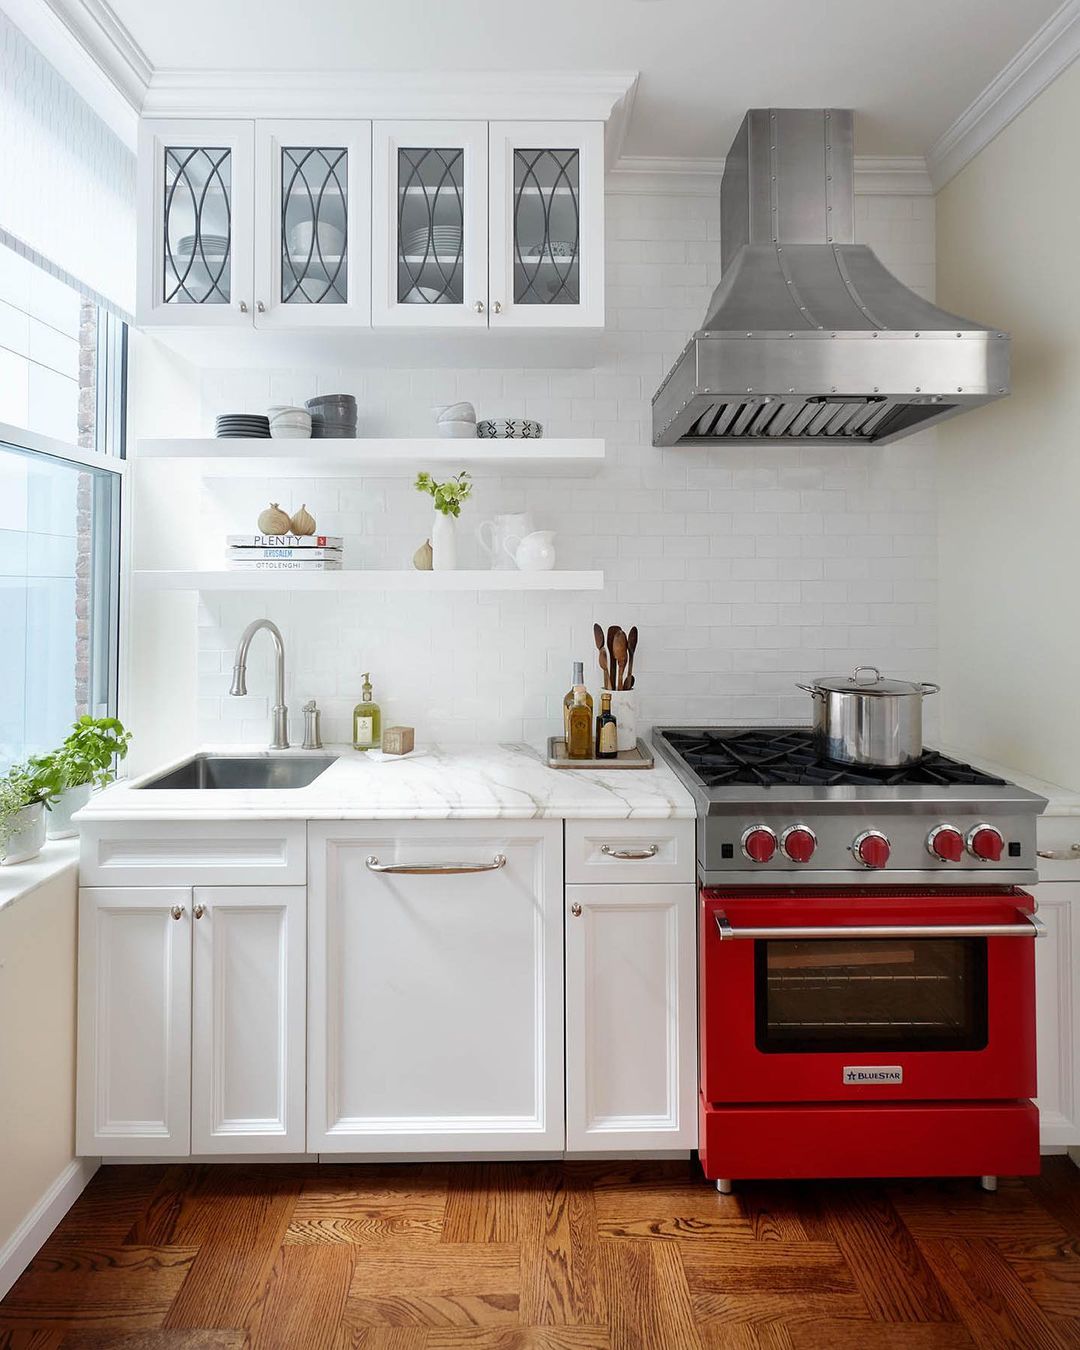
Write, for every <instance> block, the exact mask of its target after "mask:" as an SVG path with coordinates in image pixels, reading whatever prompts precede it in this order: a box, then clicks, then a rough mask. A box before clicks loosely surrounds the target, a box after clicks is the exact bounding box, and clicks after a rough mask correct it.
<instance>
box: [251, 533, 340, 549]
mask: <svg viewBox="0 0 1080 1350" xmlns="http://www.w3.org/2000/svg"><path fill="white" fill-rule="evenodd" d="M225 542H226V544H228V545H229V547H230V548H337V549H340V548H342V547H343V546H344V543H345V540H344V538H343V537H342V536H341V535H340V534H308V535H299V534H227V535H226V536H225Z"/></svg>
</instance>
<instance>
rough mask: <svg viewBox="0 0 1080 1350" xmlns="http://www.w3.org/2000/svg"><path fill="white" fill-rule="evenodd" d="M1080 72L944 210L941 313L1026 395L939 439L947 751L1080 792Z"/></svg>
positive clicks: (1058, 86) (997, 148) (970, 172)
mask: <svg viewBox="0 0 1080 1350" xmlns="http://www.w3.org/2000/svg"><path fill="white" fill-rule="evenodd" d="M1078 128H1080V63H1077V64H1075V65H1073V66H1072V67H1071V68H1070V69H1069V70H1067V71H1065V72H1064V73H1063V74H1062V75H1061V76H1060V77H1059V78H1058V79H1057V80H1056V81H1055V83H1054V84H1053V85H1051V86H1050V88H1049V89H1047V90H1046V91H1045V92H1044V93H1043V94H1042V95H1040V97H1039V98H1038V99H1036V101H1035V102H1034V103H1032V104H1031V105H1030V106H1029V107H1028V108H1027V109H1025V111H1024V112H1023V113H1021V114H1020V116H1019V117H1018V118H1017V119H1016V120H1015V121H1014V122H1012V123H1011V124H1010V125H1009V126H1008V127H1006V129H1005V130H1004V131H1003V132H1002V133H1001V134H1000V135H999V136H998V137H997V138H996V139H995V140H994V141H992V142H991V144H990V145H988V146H987V147H986V149H985V150H983V151H982V152H981V153H980V154H979V155H977V156H976V158H975V159H974V160H972V162H971V163H970V164H968V165H967V166H966V167H965V168H964V169H963V170H962V171H961V173H959V174H958V175H957V176H956V178H954V179H953V180H952V181H951V182H950V183H948V184H947V185H946V186H945V187H944V188H943V189H942V190H941V192H940V193H939V194H938V197H937V262H938V266H937V275H938V297H937V298H938V303H939V304H941V305H943V306H944V307H945V308H946V309H950V310H954V311H957V312H959V313H961V314H965V315H970V316H971V317H973V318H976V319H978V320H979V321H980V322H982V323H987V324H995V325H1000V326H1001V327H1002V328H1005V329H1008V330H1009V331H1010V332H1011V333H1012V340H1013V341H1012V348H1013V393H1012V396H1011V397H1010V398H1008V399H1005V400H1002V401H1001V402H999V403H995V404H992V405H991V406H989V407H988V408H984V409H982V410H981V411H979V412H974V413H969V414H967V415H965V416H962V417H959V418H957V419H956V420H955V421H953V422H949V423H947V424H946V425H945V426H943V427H942V428H941V430H940V431H939V433H938V435H939V445H940V451H939V453H940V461H941V463H940V488H941V502H940V516H939V522H940V535H941V558H940V575H941V613H940V621H941V674H942V683H943V685H944V693H943V718H944V731H945V739H946V740H947V741H948V742H951V743H953V744H955V745H957V746H962V747H964V748H966V749H971V750H977V751H980V752H982V753H983V754H986V755H988V756H991V757H993V758H995V759H997V760H1000V761H1002V762H1003V763H1006V764H1009V765H1012V766H1014V767H1016V768H1018V769H1022V770H1026V771H1027V772H1029V773H1032V774H1034V775H1036V776H1039V777H1042V778H1047V779H1050V780H1051V781H1054V782H1058V783H1063V784H1066V785H1067V786H1069V787H1072V788H1080V612H1078V606H1077V603H1076V594H1077V591H1076V587H1077V582H1078V580H1080V266H1078V261H1080V259H1078V254H1080V170H1078V168H1077V146H1078Z"/></svg>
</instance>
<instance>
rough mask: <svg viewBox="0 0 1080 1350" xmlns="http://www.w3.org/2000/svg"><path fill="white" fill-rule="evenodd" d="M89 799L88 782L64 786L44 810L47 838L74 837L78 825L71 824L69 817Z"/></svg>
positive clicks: (77, 830)
mask: <svg viewBox="0 0 1080 1350" xmlns="http://www.w3.org/2000/svg"><path fill="white" fill-rule="evenodd" d="M89 800H90V784H89V783H81V784H80V785H79V786H78V787H70V788H65V789H64V791H63V792H61V794H60V796H59V797H58V798H57V800H56V801H55V802H53V804H52V807H51V809H50V810H48V811H46V812H45V833H46V834H47V835H48V836H49V838H50V839H74V837H75V836H76V835H77V834H78V833H79V827H78V825H72V823H71V817H72V816H73V815H74V814H75V812H76V811H81V810H82V809H83V807H84V806H85V805H86V803H87V802H88V801H89Z"/></svg>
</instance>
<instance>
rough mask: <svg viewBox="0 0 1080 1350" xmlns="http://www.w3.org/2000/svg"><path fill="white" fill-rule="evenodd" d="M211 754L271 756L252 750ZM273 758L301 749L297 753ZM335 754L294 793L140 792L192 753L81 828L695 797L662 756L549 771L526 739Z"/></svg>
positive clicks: (501, 812) (654, 804) (438, 815)
mask: <svg viewBox="0 0 1080 1350" xmlns="http://www.w3.org/2000/svg"><path fill="white" fill-rule="evenodd" d="M202 751H204V752H207V751H209V752H212V753H215V754H245V755H265V754H267V753H269V752H267V751H266V750H265V749H262V748H258V749H256V748H253V747H251V746H213V747H210V746H204V747H202ZM274 753H275V754H289V755H298V754H304V753H305V752H304V751H302V750H298V749H293V750H286V751H276V752H274ZM324 753H326V754H334V755H338V756H339V758H338V760H337V761H336V763H334V764H332V765H331V766H330V767H329V768H328V769H327V770H326V771H325V773H322V774H321V775H320V776H319V777H318V778H317V779H316V780H315V781H314V782H313V783H311V784H309V785H308V786H307V787H303V788H291V789H285V790H281V789H254V790H253V789H233V788H223V789H216V790H202V791H199V790H186V789H167V790H166V789H157V788H149V789H140V784H141V783H143V782H144V781H145V780H146V779H147V778H153V777H157V776H159V775H160V774H162V773H164V772H167V771H168V769H170V768H172V767H175V765H176V764H180V763H182V762H183V760H186V759H188V758H190V756H189V755H185V756H183V759H178V760H176V761H174V762H173V764H169V765H162V766H160V767H158V768H155V769H154V770H153V772H152V773H150V774H146V775H144V776H143V777H142V778H135V779H132V780H131V781H130V782H128V781H123V782H119V783H115V784H113V786H112V787H109V788H106V789H105V791H104V792H100V793H98V794H97V795H96V796H95V797H93V798H92V799H91V801H90V803H89V804H88V805H87V806H86V807H84V809H83V810H82V811H80V812H79V813H78V815H77V816H76V817H75V819H76V821H77V822H78V823H80V824H96V823H98V822H105V821H118V820H129V821H130V820H176V819H178V818H179V819H184V820H233V819H236V818H238V817H248V818H255V819H259V820H499V819H506V820H534V819H545V818H551V819H579V820H633V819H636V820H671V819H678V818H692V817H693V816H694V814H695V812H694V801H693V798H692V797H691V796H690V794H689V793H688V792H687V791H686V789H685V788H684V787H683V786H682V784H681V783H680V782H679V780H678V779H677V778H676V777H675V775H674V774H673V773H672V771H671V770H670V769H669V768H668V766H667V765H666V764H664V763H663V762H662V761H661V760H660V758H659V757H657V760H656V766H655V768H653V769H550V768H548V766H547V764H546V762H545V760H546V756H545V754H544V753H543V752H542V751H540V750H538V749H536V748H535V747H533V746H530V745H523V744H506V745H468V746H464V745H422V746H418V747H417V748H416V750H414V751H413V752H412V754H410V755H404V756H395V755H383V754H382V753H381V752H377V753H372V752H366V753H365V752H362V751H356V750H353V749H352V748H351V747H350V746H329V745H328V746H326V747H325V751H324Z"/></svg>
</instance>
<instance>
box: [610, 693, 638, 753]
mask: <svg viewBox="0 0 1080 1350" xmlns="http://www.w3.org/2000/svg"><path fill="white" fill-rule="evenodd" d="M610 692H611V712H612V716H613V717H614V718H615V722H616V727H615V730H616V733H617V736H618V744H617V748H618V749H619V750H620V751H622V750H633V749H634V747H635V746H636V745H637V743H638V731H637V727H638V722H637V691H636V690H634V689H612V690H611V691H610Z"/></svg>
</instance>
